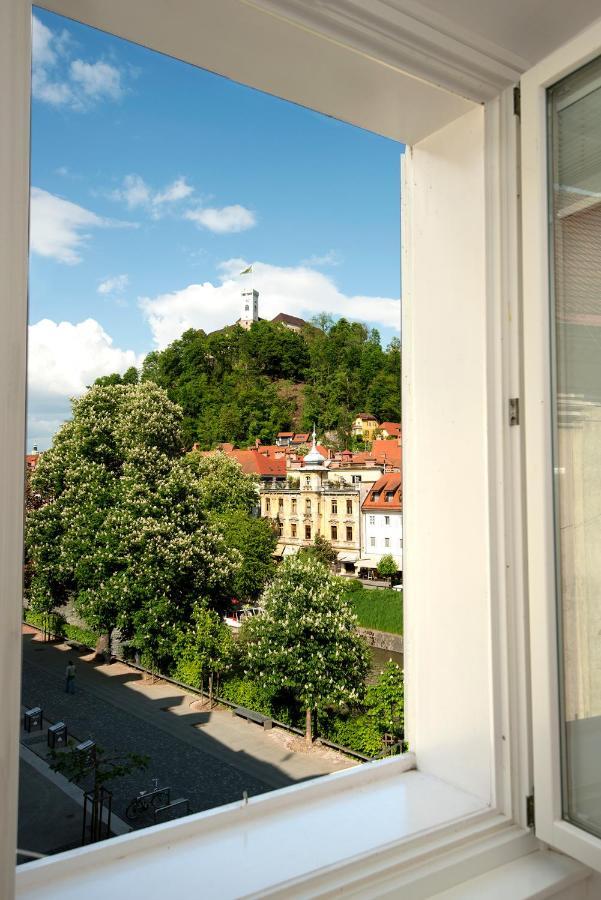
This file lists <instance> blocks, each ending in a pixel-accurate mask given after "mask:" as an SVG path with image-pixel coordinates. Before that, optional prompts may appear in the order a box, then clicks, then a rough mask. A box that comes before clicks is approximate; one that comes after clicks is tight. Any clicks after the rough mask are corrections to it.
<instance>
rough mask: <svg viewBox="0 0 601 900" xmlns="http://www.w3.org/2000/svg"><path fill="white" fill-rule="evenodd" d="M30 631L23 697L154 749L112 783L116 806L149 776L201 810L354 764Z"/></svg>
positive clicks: (143, 749)
mask: <svg viewBox="0 0 601 900" xmlns="http://www.w3.org/2000/svg"><path fill="white" fill-rule="evenodd" d="M23 632H24V634H23V695H22V696H23V703H24V704H25V705H26V706H42V707H43V710H44V715H45V716H46V717H47V718H48V719H50V720H52V721H58V720H63V721H65V723H66V724H67V727H68V729H69V732H70V733H71V734H73V735H74V736H75V737H76V738H77V739H79V740H85V739H87V738H93V739H94V740H96V741H97V743H98V744H99V746H101V747H103V748H104V749H106V750H119V751H123V750H126V751H133V752H136V753H141V754H146V755H147V756H149V757H150V764H149V767H148V769H147V770H146V771H142V772H135V773H133V774H131V775H128V776H126V777H124V778H122V779H119V781H118V782H115V783H114V785H113V786H112V789H113V792H114V811H115V813H116V814H117V815H118V816H121V817H124V814H125V808H126V806H127V804H128V803H129V801H130V799H131V798H132V797H134V796H135V795H136V794H137V793H138V792H139V791H140V790H141V789H147V788H150V786H151V779H152V778H158V779H159V784H160V785H161V786H164V785H169V786H170V787H171V797H172V799H175V798H178V797H187V798H189V800H190V804H191V808H192V811H193V812H197V811H199V810H204V809H210V808H212V807H215V806H220V805H222V804H224V803H229V802H231V801H234V800H240V799H241V798H242V796H243V792H244V791H246V792H247V793H248V795H249V796H252V795H255V794H261V793H265V792H266V791H269V790H272V789H274V788H279V787H284V786H286V785H289V784H293V783H294V782H298V781H303V780H305V779H308V778H315V777H317V776H320V775H325V774H327V773H329V772H333V771H336V770H338V769H342V768H347V767H349V766H350V765H353V763H352V761H351V760H349V759H347V758H345V757H343V756H341V755H339V754H335V753H333V752H331V751H315V752H312V753H301V752H296V751H295V750H292V749H290V747H289V746H287V744H288V745H289V744H290V741H289V740H288V738H287V736H286V735H285V734H283V733H282V732H280V731H279V730H278V729H273V731H272V732H264V731H263V730H262V729H261V728H260V727H259V726H257V725H254V724H249V723H247V722H245V721H244V720H242V719H239V718H237V717H234V716H233V715H232V714H231V712H229V711H223V710H212V711H206V712H205V711H200V712H197V711H195V709H194V708H191V704H194V705H195V706H198V704H197V700H198V698H197V697H196V696H195V695H192V694H188V693H186V692H185V691H184V690H182V689H179V688H176V687H175V686H174V685H171V684H168V683H165V682H156V683H151V682H150V681H148V680H146V678H145V677H143V675H142V674H141V673H140V672H138V671H137V670H135V669H132V668H130V667H129V666H126V665H124V664H123V663H111V664H110V665H107V664H102V663H99V662H97V661H95V659H94V656H93V654H89V653H88V654H85V653H84V654H80V653H78V652H77V651H74V650H72V649H71V648H70V647H68V646H67V645H66V644H58V645H57V644H45V643H42V642H41V641H39V640H36V639H35V637H36V635H37V632H34V631H33V629H30V628H28V627H27V626H24V628H23ZM70 658H72V659H73V660H74V662H75V663H76V666H77V676H76V681H75V686H76V687H75V694H67V693H65V690H64V671H65V667H66V664H67V660H68V659H70ZM31 749H35V747H34V746H32V748H31ZM148 824H149V822H148V821H145V822H138V823H137V825H138V827H143V826H144V825H148Z"/></svg>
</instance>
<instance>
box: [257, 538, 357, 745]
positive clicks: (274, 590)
mask: <svg viewBox="0 0 601 900" xmlns="http://www.w3.org/2000/svg"><path fill="white" fill-rule="evenodd" d="M261 606H262V607H263V611H262V613H261V614H260V615H258V616H255V617H254V618H253V619H251V620H250V621H248V622H247V623H246V624H245V625H244V626H243V629H242V630H243V631H244V632H245V634H244V640H245V648H246V664H247V668H248V671H249V673H250V674H252V675H253V676H254V677H255V678H257V679H259V680H260V682H261V684H263V685H265V687H267V688H268V689H271V690H272V691H273V692H274V694H275V693H277V692H281V691H284V690H289V691H291V692H292V693H294V694H295V695H296V696H297V697H298V699H299V701H300V703H301V704H302V706H303V708H304V709H305V717H306V730H305V739H306V741H307V743H308V744H310V743H311V741H312V714H313V711H314V710H316V709H318V708H322V707H324V706H333V705H338V704H341V703H349V704H355V703H357V702H359V700H360V699H361V697H362V696H363V695H364V693H365V686H364V685H365V676H366V674H367V671H368V668H369V651H368V648H367V644H366V643H365V641H364V640H363V638H361V637H359V635H357V633H356V632H355V627H356V624H357V619H356V617H355V614H354V612H353V610H352V607H351V604H350V603H349V601H348V600H347V599H346V597H345V596H344V595H343V593H342V589H341V585H340V580H339V579H338V578H336V577H335V576H334V575H332V574H331V573H330V572H329V571H328V569H327V567H326V566H325V565H324V564H323V563H321V562H319V561H318V560H315V559H312V558H311V557H307V556H306V555H301V554H299V555H298V556H296V557H291V558H289V559H287V560H285V561H284V562H283V563H282V565H281V566H280V568H279V569H278V571H277V573H276V576H275V578H274V579H273V581H272V582H271V584H270V585H268V587H267V588H266V589H265V591H264V593H263V596H262V598H261Z"/></svg>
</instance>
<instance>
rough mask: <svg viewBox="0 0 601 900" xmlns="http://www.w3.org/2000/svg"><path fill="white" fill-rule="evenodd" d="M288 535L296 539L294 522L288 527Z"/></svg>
mask: <svg viewBox="0 0 601 900" xmlns="http://www.w3.org/2000/svg"><path fill="white" fill-rule="evenodd" d="M290 534H291V536H292V537H296V522H292V524H291V525H290Z"/></svg>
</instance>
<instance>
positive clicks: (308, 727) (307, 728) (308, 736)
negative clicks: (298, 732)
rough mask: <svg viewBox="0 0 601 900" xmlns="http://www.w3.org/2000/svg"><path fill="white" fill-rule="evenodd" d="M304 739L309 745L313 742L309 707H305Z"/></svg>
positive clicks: (311, 714)
mask: <svg viewBox="0 0 601 900" xmlns="http://www.w3.org/2000/svg"><path fill="white" fill-rule="evenodd" d="M305 722H306V725H305V741H306V742H307V744H309V746H310V745H311V744H312V743H313V734H312V726H313V712H312V710H311V709H310V707H307V710H306V715H305Z"/></svg>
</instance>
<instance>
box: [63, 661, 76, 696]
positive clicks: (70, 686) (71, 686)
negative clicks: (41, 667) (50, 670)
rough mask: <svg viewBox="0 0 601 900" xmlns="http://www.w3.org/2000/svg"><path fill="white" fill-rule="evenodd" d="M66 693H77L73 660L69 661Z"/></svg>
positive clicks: (66, 671)
mask: <svg viewBox="0 0 601 900" xmlns="http://www.w3.org/2000/svg"><path fill="white" fill-rule="evenodd" d="M65 692H66V693H67V694H74V693H75V663H74V662H73V660H72V659H70V660H69V662H68V663H67V668H66V669H65Z"/></svg>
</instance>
